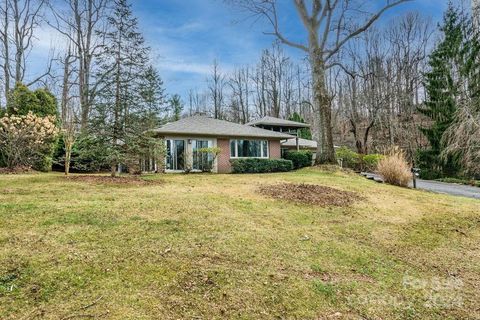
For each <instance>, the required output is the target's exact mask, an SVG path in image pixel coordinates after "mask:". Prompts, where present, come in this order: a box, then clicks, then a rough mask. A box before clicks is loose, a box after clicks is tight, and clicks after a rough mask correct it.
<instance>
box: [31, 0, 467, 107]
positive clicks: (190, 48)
mask: <svg viewBox="0 0 480 320" xmlns="http://www.w3.org/2000/svg"><path fill="white" fill-rule="evenodd" d="M278 1H279V3H280V5H281V11H280V14H279V16H280V24H281V26H282V32H283V33H284V34H285V35H286V36H288V37H289V38H292V39H295V40H298V41H302V40H303V39H304V38H305V33H304V29H303V26H302V25H301V24H300V22H299V19H298V16H297V13H296V12H295V10H294V8H293V7H292V0H278ZM368 1H372V2H371V3H370V4H372V3H373V6H375V5H376V4H382V3H384V1H386V0H368ZM456 1H462V0H456ZM131 3H132V4H133V11H134V14H135V15H136V16H137V17H138V19H139V23H140V28H141V31H142V32H143V33H144V35H145V38H146V40H147V43H148V45H149V46H150V47H151V48H152V58H153V63H154V65H155V66H156V67H157V68H158V69H159V71H160V74H161V76H162V78H163V80H164V82H165V87H166V89H167V92H168V93H169V94H175V93H178V94H181V95H182V96H183V97H184V98H186V96H187V93H188V90H189V89H197V90H199V91H202V90H204V89H205V88H206V79H207V77H208V75H209V72H210V70H211V65H212V62H213V60H214V59H217V60H218V61H219V63H220V67H221V69H222V70H223V71H224V72H228V71H231V70H233V69H234V68H235V67H236V66H243V65H246V64H251V65H252V64H254V63H256V62H257V60H258V58H259V56H260V54H261V51H262V49H264V48H268V47H269V46H270V45H271V44H272V42H273V41H274V38H273V37H272V36H268V35H265V34H263V32H264V31H268V30H269V28H268V27H269V26H268V24H266V23H264V22H262V21H259V22H257V23H253V21H252V20H251V19H246V17H247V16H248V13H246V12H243V11H241V10H239V8H236V7H233V6H231V5H228V4H226V3H225V1H223V0H131ZM447 3H448V0H413V1H411V2H408V3H406V4H402V5H401V6H398V7H396V8H395V9H392V10H390V11H389V12H388V13H387V14H385V15H384V16H383V17H382V18H381V20H380V21H379V22H378V25H380V26H381V25H382V24H385V23H390V22H392V21H393V20H394V19H396V18H397V17H398V16H401V15H402V14H405V13H406V12H408V11H419V12H421V13H422V15H423V16H425V17H432V23H434V24H436V23H437V22H438V21H439V20H440V19H441V16H442V13H443V11H444V10H445V8H446V6H447ZM37 38H38V39H37V43H36V44H35V48H34V50H33V51H32V53H31V62H32V68H31V69H30V70H31V74H30V76H31V77H32V78H33V76H34V75H35V74H38V73H40V72H41V71H40V70H43V69H44V67H45V65H46V62H45V61H47V56H48V55H49V53H50V54H51V50H50V48H51V46H52V44H58V43H61V41H62V40H61V36H59V35H58V34H56V33H55V31H54V30H51V29H48V28H44V29H41V30H39V31H38V37H37ZM284 48H285V51H286V52H287V54H288V55H290V56H292V57H293V58H296V59H301V58H302V57H303V55H302V53H301V52H300V51H298V50H296V49H291V48H288V47H284Z"/></svg>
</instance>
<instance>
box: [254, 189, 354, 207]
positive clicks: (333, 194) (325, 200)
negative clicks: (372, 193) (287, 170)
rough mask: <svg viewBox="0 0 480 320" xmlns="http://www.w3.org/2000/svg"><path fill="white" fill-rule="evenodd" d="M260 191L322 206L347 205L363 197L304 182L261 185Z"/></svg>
mask: <svg viewBox="0 0 480 320" xmlns="http://www.w3.org/2000/svg"><path fill="white" fill-rule="evenodd" d="M260 193H261V194H263V195H266V196H269V197H272V198H275V199H281V200H289V201H293V202H298V203H304V204H314V205H318V206H322V207H327V206H337V207H346V206H349V205H351V204H352V203H354V202H355V201H358V200H360V199H361V197H360V196H359V195H357V194H356V193H354V192H350V191H343V190H338V189H334V188H330V187H326V186H320V185H314V184H303V183H302V184H294V183H281V184H276V185H265V186H262V187H260Z"/></svg>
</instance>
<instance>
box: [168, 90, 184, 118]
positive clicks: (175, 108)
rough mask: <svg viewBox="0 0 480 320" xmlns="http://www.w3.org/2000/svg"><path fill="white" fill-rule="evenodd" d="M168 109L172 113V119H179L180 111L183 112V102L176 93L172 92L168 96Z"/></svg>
mask: <svg viewBox="0 0 480 320" xmlns="http://www.w3.org/2000/svg"><path fill="white" fill-rule="evenodd" d="M170 109H171V110H172V113H173V117H172V118H173V119H172V120H173V121H178V120H180V117H181V116H182V112H183V104H182V100H181V98H180V96H179V95H178V94H174V95H173V96H172V97H171V98H170Z"/></svg>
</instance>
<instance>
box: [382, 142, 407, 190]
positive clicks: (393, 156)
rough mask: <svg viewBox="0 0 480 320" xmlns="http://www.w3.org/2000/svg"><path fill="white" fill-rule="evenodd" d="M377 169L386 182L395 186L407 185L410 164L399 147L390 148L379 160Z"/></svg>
mask: <svg viewBox="0 0 480 320" xmlns="http://www.w3.org/2000/svg"><path fill="white" fill-rule="evenodd" d="M377 170H378V173H379V174H380V175H381V176H382V178H383V180H384V181H385V182H386V183H389V184H393V185H395V186H400V187H408V183H409V182H410V180H411V178H412V173H411V171H410V165H409V164H408V162H407V160H406V159H405V154H404V153H403V151H401V150H400V149H393V150H391V151H390V152H389V153H388V154H387V155H386V156H385V158H383V159H382V160H380V162H379V163H378V167H377Z"/></svg>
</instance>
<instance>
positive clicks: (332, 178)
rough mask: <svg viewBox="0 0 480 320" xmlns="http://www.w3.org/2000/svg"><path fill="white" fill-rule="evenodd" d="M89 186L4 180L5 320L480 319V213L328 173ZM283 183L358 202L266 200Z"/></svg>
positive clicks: (59, 179) (460, 201)
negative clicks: (348, 195)
mask: <svg viewBox="0 0 480 320" xmlns="http://www.w3.org/2000/svg"><path fill="white" fill-rule="evenodd" d="M72 176H81V175H75V174H74V175H72ZM82 179H83V178H78V179H77V180H75V179H74V180H71V179H65V178H64V177H63V175H62V174H59V173H48V174H40V173H39V174H24V175H22V174H21V175H2V176H0V318H1V319H2V320H3V319H6V320H18V319H42V320H50V319H51V320H58V319H68V318H69V317H70V319H75V320H76V319H105V320H107V319H108V320H116V319H122V320H123V319H165V320H168V319H399V320H406V319H438V320H440V319H442V320H443V319H480V310H479V309H478V301H480V290H479V289H478V283H480V274H479V272H478V270H479V267H480V265H479V263H480V262H479V259H478V257H480V248H479V246H478V243H480V218H479V216H478V203H479V202H478V200H474V199H466V198H461V197H452V196H448V195H438V194H432V193H430V192H424V191H420V190H411V189H407V188H397V187H393V186H390V185H385V184H377V183H374V182H372V181H370V180H367V179H364V178H362V177H360V176H358V175H355V174H348V173H345V172H343V171H336V172H325V171H322V170H320V169H318V168H308V169H302V170H298V171H295V172H289V173H278V174H257V175H255V174H246V175H220V174H219V175H213V174H198V175H196V174H195V175H176V174H172V175H149V176H145V177H140V179H145V180H148V181H149V183H145V184H138V185H137V184H130V183H125V184H109V183H90V182H89V181H85V180H82ZM85 179H86V178H85ZM150 181H151V182H150ZM156 182H159V183H160V184H157V183H156ZM282 183H289V184H308V185H319V186H329V187H331V188H333V189H335V190H341V191H349V192H353V193H356V194H358V195H360V196H361V197H362V198H364V200H362V201H358V202H355V203H353V204H352V205H350V206H347V207H322V206H319V205H309V204H301V205H299V204H297V203H294V202H291V201H282V200H272V199H271V198H268V197H265V196H264V195H262V194H260V193H259V192H258V190H259V188H260V187H261V186H265V185H277V184H282ZM406 276H408V277H409V278H408V279H411V277H414V278H415V279H417V280H418V282H419V283H420V284H423V285H422V286H421V287H419V286H412V285H405V283H404V282H405V281H404V280H405V277H406ZM457 280H460V281H461V282H460V283H459V285H458V286H457V287H453V288H452V287H449V286H447V285H448V284H450V283H452V282H453V281H457ZM453 283H456V282H453ZM457 298H459V299H461V300H460V301H461V304H454V303H455V302H456V301H458V300H455V299H457ZM436 302H438V304H434V305H428V303H430V304H432V303H436Z"/></svg>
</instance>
